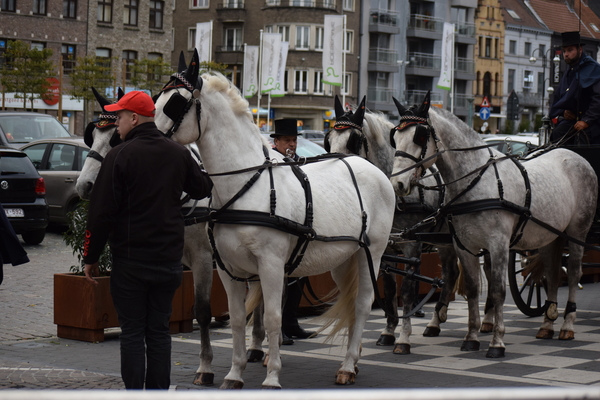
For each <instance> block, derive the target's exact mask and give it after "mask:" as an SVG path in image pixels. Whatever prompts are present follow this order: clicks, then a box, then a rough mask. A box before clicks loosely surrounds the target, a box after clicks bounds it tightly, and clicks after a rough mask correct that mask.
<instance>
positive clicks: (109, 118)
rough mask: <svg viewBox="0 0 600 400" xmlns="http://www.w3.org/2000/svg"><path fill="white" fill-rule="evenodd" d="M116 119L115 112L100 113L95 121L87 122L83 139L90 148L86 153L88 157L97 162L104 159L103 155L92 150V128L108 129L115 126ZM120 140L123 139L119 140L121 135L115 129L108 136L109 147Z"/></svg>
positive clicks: (120, 141) (115, 144)
mask: <svg viewBox="0 0 600 400" xmlns="http://www.w3.org/2000/svg"><path fill="white" fill-rule="evenodd" d="M116 121H117V115H116V114H114V113H102V114H100V116H99V117H98V120H97V121H92V122H90V123H89V124H88V126H87V127H86V128H85V132H84V134H83V141H84V143H85V144H86V145H87V146H88V147H89V148H90V151H89V152H88V155H87V156H88V157H91V158H93V159H94V160H97V161H99V162H102V161H104V157H102V155H101V154H100V153H98V152H97V151H95V150H92V146H93V144H94V136H93V133H94V128H96V129H100V130H105V129H110V128H112V127H115V126H116V124H115V123H116ZM122 142H123V141H122V140H121V136H120V135H119V133H118V132H117V131H116V130H115V132H114V133H113V135H112V136H111V138H110V147H115V146H117V145H118V144H120V143H122Z"/></svg>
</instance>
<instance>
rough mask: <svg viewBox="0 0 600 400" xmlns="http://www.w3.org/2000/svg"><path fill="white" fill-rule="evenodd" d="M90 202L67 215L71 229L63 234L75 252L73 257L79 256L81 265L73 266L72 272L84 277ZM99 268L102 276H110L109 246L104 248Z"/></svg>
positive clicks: (82, 203)
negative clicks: (84, 254)
mask: <svg viewBox="0 0 600 400" xmlns="http://www.w3.org/2000/svg"><path fill="white" fill-rule="evenodd" d="M89 204H90V202H89V201H86V200H82V201H80V202H79V205H78V206H77V208H75V210H73V211H71V212H70V213H68V214H67V216H68V218H69V227H68V229H67V231H66V232H65V233H63V240H64V241H65V243H66V244H67V245H68V246H70V247H71V249H72V250H73V255H76V256H77V260H78V261H79V265H72V266H71V269H70V271H71V272H72V273H75V274H77V275H83V267H84V265H85V264H84V262H83V248H84V246H85V228H86V225H87V216H88V210H89ZM98 268H99V269H100V276H106V275H108V273H109V271H110V268H111V256H110V248H109V247H108V244H107V245H106V246H105V247H104V251H103V252H102V254H101V255H100V259H99V260H98Z"/></svg>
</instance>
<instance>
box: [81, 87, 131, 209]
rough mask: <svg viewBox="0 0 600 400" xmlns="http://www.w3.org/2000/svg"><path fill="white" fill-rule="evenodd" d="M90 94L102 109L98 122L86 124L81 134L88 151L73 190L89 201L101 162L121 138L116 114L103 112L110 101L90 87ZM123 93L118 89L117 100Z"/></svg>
mask: <svg viewBox="0 0 600 400" xmlns="http://www.w3.org/2000/svg"><path fill="white" fill-rule="evenodd" d="M92 92H93V93H94V96H95V97H96V100H97V101H98V103H99V104H100V107H102V113H101V114H100V116H99V117H98V120H96V121H92V122H90V123H89V124H88V126H87V127H86V129H85V133H84V134H83V140H84V142H85V144H86V145H88V147H89V148H90V151H89V153H88V155H87V158H86V159H85V162H84V164H83V168H82V170H81V173H80V174H79V178H77V184H76V186H75V188H76V189H77V193H79V197H81V198H82V199H89V198H90V194H91V193H92V188H93V187H94V182H95V181H96V177H97V176H98V172H99V171H100V166H101V165H102V160H104V157H105V156H106V154H107V153H108V152H109V151H110V149H112V148H113V147H114V146H116V145H118V144H119V143H121V137H120V136H119V134H118V132H117V125H116V122H117V113H116V112H110V111H106V110H104V106H106V105H108V104H110V101H108V100H107V99H105V98H104V97H102V95H100V93H98V91H96V89H95V88H93V87H92ZM123 95H124V93H123V91H122V90H121V88H119V90H118V95H117V99H120V98H121V97H123Z"/></svg>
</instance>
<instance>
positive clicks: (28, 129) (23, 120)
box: [0, 115, 71, 143]
mask: <svg viewBox="0 0 600 400" xmlns="http://www.w3.org/2000/svg"><path fill="white" fill-rule="evenodd" d="M0 128H2V131H3V132H4V135H5V136H6V140H7V141H8V143H29V142H31V141H32V140H38V139H49V138H60V137H70V136H71V134H69V132H68V131H67V130H66V129H65V128H64V127H63V126H62V125H61V124H60V123H59V122H58V121H57V120H56V119H55V118H53V117H42V116H38V115H0Z"/></svg>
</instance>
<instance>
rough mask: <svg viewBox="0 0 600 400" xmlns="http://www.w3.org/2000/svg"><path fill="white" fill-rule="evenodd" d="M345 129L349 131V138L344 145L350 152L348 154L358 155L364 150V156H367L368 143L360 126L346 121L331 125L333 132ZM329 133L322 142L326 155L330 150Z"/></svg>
mask: <svg viewBox="0 0 600 400" xmlns="http://www.w3.org/2000/svg"><path fill="white" fill-rule="evenodd" d="M346 129H351V131H350V136H349V137H348V142H347V143H346V148H347V149H348V150H349V151H350V153H352V154H356V155H360V149H361V148H364V149H365V155H367V154H368V153H369V143H368V142H367V138H366V137H365V134H364V133H363V128H362V126H361V125H358V124H355V123H353V122H351V121H348V120H338V121H337V122H336V123H335V124H334V125H333V130H335V131H343V130H346ZM357 130H358V131H359V132H360V133H357V132H356V131H357ZM330 133H331V131H329V132H327V135H325V141H324V145H325V146H324V148H325V151H327V152H328V153H329V151H330V150H331V146H330V144H329V134H330Z"/></svg>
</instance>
